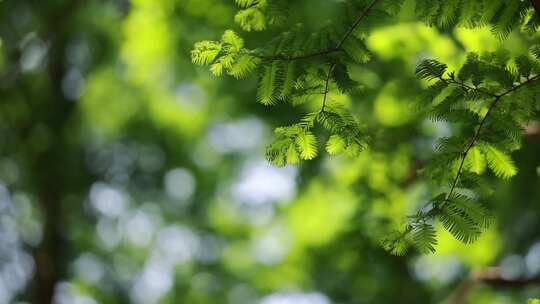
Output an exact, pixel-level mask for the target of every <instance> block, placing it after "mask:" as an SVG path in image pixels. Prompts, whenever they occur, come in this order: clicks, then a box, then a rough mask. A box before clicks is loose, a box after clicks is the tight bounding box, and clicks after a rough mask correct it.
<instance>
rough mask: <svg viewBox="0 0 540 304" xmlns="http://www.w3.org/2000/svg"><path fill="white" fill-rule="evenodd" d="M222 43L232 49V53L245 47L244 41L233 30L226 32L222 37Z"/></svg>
mask: <svg viewBox="0 0 540 304" xmlns="http://www.w3.org/2000/svg"><path fill="white" fill-rule="evenodd" d="M221 41H223V43H224V44H226V45H227V46H228V47H230V51H233V52H238V51H240V50H241V49H242V48H243V47H244V40H243V39H242V38H240V36H238V35H237V34H236V33H235V32H234V31H232V30H226V31H225V33H223V36H222V37H221Z"/></svg>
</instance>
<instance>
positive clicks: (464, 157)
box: [445, 75, 540, 202]
mask: <svg viewBox="0 0 540 304" xmlns="http://www.w3.org/2000/svg"><path fill="white" fill-rule="evenodd" d="M538 79H540V75H536V76H534V77H531V78H529V79H527V80H526V81H524V82H522V83H520V84H518V85H516V86H513V87H512V88H510V89H508V90H507V91H505V92H503V93H501V94H498V95H495V99H494V100H493V102H492V103H491V104H490V106H489V108H488V111H487V112H486V114H485V115H484V117H483V118H482V120H481V121H480V124H479V125H478V128H477V129H476V132H475V133H474V135H473V137H472V139H471V141H470V142H469V144H468V145H467V147H466V148H465V150H464V151H463V152H462V156H461V162H460V164H459V168H458V171H457V174H456V177H455V178H454V181H453V183H452V187H451V188H450V191H449V192H448V194H447V195H446V199H445V202H447V201H448V200H449V199H450V198H451V197H452V194H453V193H454V190H455V189H456V186H457V184H458V182H459V179H460V177H461V174H462V171H463V164H464V163H465V159H466V158H467V155H468V153H469V151H470V150H471V149H472V147H473V146H474V145H475V144H476V142H477V141H478V139H479V137H480V133H481V132H482V129H483V127H484V125H485V123H486V121H487V119H488V117H489V115H490V114H491V113H492V112H493V109H494V108H495V107H496V106H497V104H498V103H499V101H501V99H502V98H503V97H504V96H506V95H508V94H510V93H512V92H515V91H516V90H518V89H520V88H522V87H523V86H525V85H527V84H529V83H531V82H533V81H536V80H538Z"/></svg>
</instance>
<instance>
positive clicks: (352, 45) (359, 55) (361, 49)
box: [343, 37, 371, 63]
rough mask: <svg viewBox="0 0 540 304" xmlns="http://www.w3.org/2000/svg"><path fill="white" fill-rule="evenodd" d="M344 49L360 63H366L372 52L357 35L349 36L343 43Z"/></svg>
mask: <svg viewBox="0 0 540 304" xmlns="http://www.w3.org/2000/svg"><path fill="white" fill-rule="evenodd" d="M343 49H344V50H345V52H346V53H347V55H349V56H350V57H351V58H352V59H353V60H354V61H356V62H358V63H365V62H367V61H369V59H370V58H371V54H370V53H369V51H368V50H367V49H366V46H365V45H364V43H363V42H362V41H361V40H359V39H357V38H355V37H351V38H349V39H348V40H347V41H346V42H345V44H344V45H343Z"/></svg>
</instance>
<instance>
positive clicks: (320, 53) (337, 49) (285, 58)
mask: <svg viewBox="0 0 540 304" xmlns="http://www.w3.org/2000/svg"><path fill="white" fill-rule="evenodd" d="M379 1H380V0H373V1H372V2H371V3H370V4H369V5H368V6H367V7H366V8H365V9H364V10H363V11H362V12H360V14H359V15H358V17H356V19H355V20H354V22H353V23H352V24H351V25H350V26H349V29H348V30H347V31H346V32H345V34H344V35H343V37H342V38H341V39H340V40H339V42H338V44H337V45H336V46H335V47H332V48H329V49H326V50H322V51H318V52H315V53H310V54H306V55H299V56H289V55H285V54H278V55H274V56H268V57H261V58H262V59H263V60H267V61H276V60H283V61H293V60H304V59H311V58H315V57H326V56H328V55H330V54H333V53H337V52H341V51H343V49H342V47H343V45H344V44H345V42H346V41H347V39H349V37H350V36H351V35H352V33H353V32H354V30H355V29H356V28H357V27H358V25H359V24H360V22H361V21H362V20H363V19H364V18H365V17H366V16H367V15H368V14H369V12H370V11H371V10H372V9H373V7H374V6H375V5H376V4H377V2H379Z"/></svg>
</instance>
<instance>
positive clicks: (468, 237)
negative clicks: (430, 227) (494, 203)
mask: <svg viewBox="0 0 540 304" xmlns="http://www.w3.org/2000/svg"><path fill="white" fill-rule="evenodd" d="M439 218H440V220H441V222H442V224H443V227H444V228H445V229H446V230H448V232H450V233H451V234H452V235H453V236H454V237H455V238H456V239H457V240H459V241H462V242H463V243H466V244H469V243H472V242H474V241H475V240H476V239H477V238H478V236H479V235H480V229H479V228H478V226H477V225H476V223H475V222H474V221H473V220H471V219H470V218H469V217H468V216H467V215H465V214H463V213H462V212H460V211H459V210H457V209H456V208H454V207H453V206H448V205H446V206H444V207H443V208H442V210H441V214H440V215H439Z"/></svg>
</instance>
